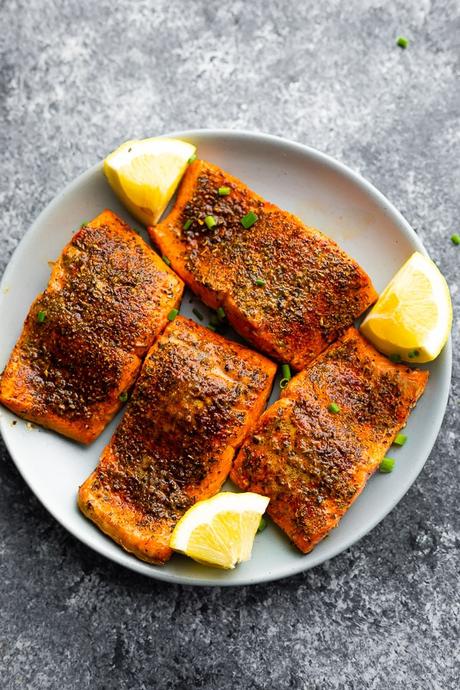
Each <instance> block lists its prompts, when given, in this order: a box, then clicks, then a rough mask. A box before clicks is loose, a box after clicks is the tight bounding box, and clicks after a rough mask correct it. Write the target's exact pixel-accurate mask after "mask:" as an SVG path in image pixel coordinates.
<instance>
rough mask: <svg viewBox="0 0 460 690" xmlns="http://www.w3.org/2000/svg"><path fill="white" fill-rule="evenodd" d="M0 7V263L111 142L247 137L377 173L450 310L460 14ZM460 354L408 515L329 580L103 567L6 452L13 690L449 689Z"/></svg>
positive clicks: (459, 126) (328, 5) (0, 636)
mask: <svg viewBox="0 0 460 690" xmlns="http://www.w3.org/2000/svg"><path fill="white" fill-rule="evenodd" d="M0 8H1V9H0V12H1V27H0V28H1V31H0V45H1V68H0V95H1V103H0V108H1V126H0V143H1V150H2V160H1V168H0V175H1V181H0V201H1V208H2V224H1V228H0V238H1V244H0V247H1V256H0V271H2V270H3V268H4V267H5V265H6V263H7V262H8V260H9V257H10V255H11V253H12V251H13V249H14V248H15V246H16V245H17V243H18V241H19V239H20V238H21V237H22V236H23V234H24V233H25V232H26V230H27V228H28V226H29V225H30V224H31V222H32V221H33V219H34V218H35V217H36V215H37V214H38V212H39V211H40V210H41V209H42V208H43V207H44V206H45V205H46V204H47V203H48V202H49V201H50V200H51V199H52V198H53V197H54V195H55V194H56V193H57V192H58V191H59V190H60V189H61V188H62V187H63V186H64V185H65V184H67V183H68V182H69V181H70V180H72V179H73V178H74V177H75V176H76V175H78V174H79V173H80V172H82V171H83V170H85V169H86V168H87V167H88V166H90V165H91V164H93V163H94V162H96V161H97V160H99V159H101V158H102V157H104V155H105V154H106V153H107V152H108V151H110V150H111V149H112V148H114V147H115V146H116V145H117V144H118V143H119V142H120V141H122V140H124V139H126V138H128V137H136V136H140V137H142V136H151V135H155V134H157V133H161V132H164V131H168V130H174V129H181V128H183V129H184V128H196V127H229V128H247V129H251V130H260V131H265V132H270V133H273V134H279V135H283V136H286V137H289V138H292V139H295V140H297V141H300V142H304V143H307V144H310V145H312V146H315V147H316V148H318V149H320V150H322V151H325V152H327V153H329V154H331V155H333V156H335V157H336V158H338V159H339V160H341V161H343V162H345V163H347V164H348V165H350V166H351V167H352V168H354V169H355V170H358V171H359V172H361V173H362V174H363V175H364V176H366V177H367V178H368V179H370V180H371V181H372V182H373V183H374V184H375V185H376V186H377V187H378V188H379V189H380V190H381V191H382V192H383V193H384V194H386V195H387V196H388V198H389V199H390V200H391V201H392V202H393V203H394V204H395V205H396V206H397V207H398V208H399V209H400V210H401V211H402V212H403V214H404V215H405V216H406V218H407V219H408V220H409V222H410V223H411V224H412V225H413V227H414V228H415V229H416V230H417V232H418V233H419V234H420V236H421V237H422V238H423V241H424V242H425V244H426V246H427V248H428V249H429V251H430V252H431V255H432V256H433V257H434V259H435V260H436V261H437V263H438V264H439V266H440V267H441V269H442V270H443V272H444V273H445V275H446V276H447V278H448V280H449V282H450V286H451V289H452V294H453V297H454V300H455V301H456V302H457V304H458V286H459V282H458V280H459V278H458V276H459V268H458V267H459V262H460V247H454V246H453V245H452V244H451V243H450V241H449V236H450V235H451V234H452V233H453V232H460V219H459V216H460V214H459V199H460V146H459V144H460V135H459V132H460V86H459V80H458V74H459V47H460V21H459V19H460V6H459V3H458V0H438V1H435V2H428V1H427V0H406V1H405V2H404V3H403V2H396V1H395V0H388V1H386V2H384V1H383V0H349V1H348V2H346V3H345V2H340V0H334V1H333V2H296V3H294V2H287V1H284V2H283V1H282V0H275V1H270V0H265V2H247V3H244V2H241V1H240V0H233V1H232V2H222V1H221V0H219V1H218V2H215V1H208V2H206V3H205V2H191V1H190V2H180V1H178V0H162V1H160V2H149V1H148V0H142V1H140V2H113V1H112V2H107V0H104V1H103V2H95V1H94V0H72V1H68V2H58V1H57V0H55V2H51V1H46V0H36V1H35V2H25V0H4V1H3V2H1V3H0ZM400 33H402V34H404V35H407V36H409V37H410V38H411V39H413V41H412V42H411V45H410V47H409V49H408V50H406V51H403V50H401V49H399V48H397V47H396V46H395V38H396V36H397V35H399V34H400ZM0 327H1V326H0ZM454 347H455V351H457V352H458V350H459V347H460V339H459V335H458V325H457V327H456V329H455V346H454ZM457 362H458V358H457ZM457 362H456V363H455V373H454V385H453V389H452V394H451V399H450V406H449V411H448V413H447V416H446V419H445V422H444V425H443V428H442V431H441V434H440V436H439V439H438V442H437V444H436V446H435V449H434V451H433V453H432V455H431V457H430V459H429V461H428V463H427V465H426V467H425V469H424V471H423V472H422V474H421V476H420V477H419V479H418V480H417V482H416V483H415V485H414V486H413V487H412V489H411V490H410V491H409V493H408V494H407V495H406V497H405V498H404V499H403V500H402V501H401V503H400V504H399V505H398V506H397V508H396V509H395V510H393V512H392V513H391V514H390V515H389V516H388V517H387V518H386V519H385V520H384V522H383V523H382V524H380V525H379V526H378V527H377V528H376V529H375V530H374V531H373V532H372V533H371V534H370V535H368V536H367V537H366V538H365V539H363V540H362V541H361V542H360V543H359V544H357V545H355V546H354V547H353V548H352V549H350V550H349V551H347V552H346V553H344V554H342V555H341V556H339V557H337V558H336V559H335V560H333V561H332V562H329V563H327V564H326V565H324V566H323V567H320V568H316V569H315V570H313V571H310V572H307V573H305V574H304V575H299V576H297V577H294V578H291V579H289V580H285V581H281V582H276V583H273V584H268V585H260V586H256V587H252V588H243V589H240V590H232V589H227V590H220V589H190V588H184V587H179V586H167V585H164V584H160V583H157V582H155V581H150V580H148V579H144V578H142V577H140V576H136V575H133V574H132V573H131V572H128V571H125V570H123V569H121V568H119V567H117V566H115V565H113V564H111V563H110V562H108V561H105V560H103V559H102V558H100V557H98V556H97V555H95V554H94V553H92V552H91V551H89V550H88V549H87V548H86V547H84V546H82V545H81V544H80V543H78V542H76V541H75V540H74V539H73V538H72V537H70V536H69V535H68V534H67V533H66V532H65V531H64V530H63V529H62V528H61V527H60V526H59V525H58V524H57V523H56V522H55V521H54V520H53V519H52V518H51V516H50V515H48V513H47V512H46V511H45V510H44V509H43V508H42V507H41V505H40V504H39V503H38V501H37V499H36V498H35V497H34V496H33V495H31V493H30V491H29V490H28V488H27V487H26V486H25V484H24V482H23V481H22V479H21V478H20V476H19V475H18V473H17V471H16V470H15V468H14V466H13V464H12V462H11V460H10V458H9V457H8V454H7V452H6V450H5V448H4V446H3V445H0V454H1V463H0V472H1V486H0V548H1V566H0V567H1V570H0V597H1V610H0V678H1V680H0V685H1V687H2V688H7V689H9V688H33V689H35V688H53V689H54V688H56V689H57V688H59V689H67V688H79V689H84V688H90V687H91V688H126V689H129V690H132V689H134V688H158V689H160V690H163V689H165V690H166V689H167V688H171V689H173V688H177V689H180V690H182V689H194V688H203V689H205V690H218V689H221V688H222V689H225V690H230V688H232V689H233V688H243V689H245V690H246V689H251V688H254V689H255V688H257V689H259V688H270V689H273V690H278V689H284V688H295V689H296V688H309V689H310V688H315V689H316V688H318V689H319V688H356V689H358V690H360V689H361V688H379V689H380V688H382V689H387V688H388V689H391V690H393V689H395V690H396V689H399V688H401V689H404V690H406V689H409V688H410V689H412V688H435V689H439V690H446V689H450V688H456V687H458V674H459V662H460V654H459V647H458V637H459V630H458V614H459V604H458V586H459V579H458V570H459V559H458V529H459V507H458V506H459V498H458V485H459V472H458V464H459V463H458V455H457V453H456V452H455V451H456V448H455V445H456V444H457V446H458V439H459V431H458V424H459V412H458V393H459V376H458V373H459V366H458V363H457Z"/></svg>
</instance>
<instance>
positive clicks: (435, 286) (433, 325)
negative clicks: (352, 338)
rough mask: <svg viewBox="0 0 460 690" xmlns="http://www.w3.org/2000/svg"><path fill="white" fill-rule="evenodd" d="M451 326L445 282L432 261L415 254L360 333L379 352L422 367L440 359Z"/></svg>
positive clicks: (390, 284)
mask: <svg viewBox="0 0 460 690" xmlns="http://www.w3.org/2000/svg"><path fill="white" fill-rule="evenodd" d="M451 326H452V303H451V299H450V294H449V288H448V287H447V283H446V280H445V278H444V276H443V275H442V273H441V272H440V271H439V269H438V268H437V266H436V265H435V264H434V263H433V262H432V261H431V259H429V258H428V257H426V256H424V255H423V254H420V252H415V253H414V254H412V256H411V257H410V258H409V259H408V260H407V261H406V263H405V264H404V265H403V266H402V267H401V268H400V269H399V271H398V272H397V273H396V275H395V276H394V277H393V278H392V280H391V281H390V282H389V283H388V285H387V287H386V288H385V290H384V291H383V292H382V294H381V295H380V297H379V299H378V300H377V302H376V304H375V305H374V307H373V308H372V309H371V311H370V312H369V314H368V315H367V316H366V318H365V319H364V321H363V323H362V324H361V332H362V333H363V335H364V336H366V338H368V339H369V340H370V341H371V342H372V343H373V345H375V347H376V348H377V349H378V350H380V352H383V353H384V354H386V355H390V356H397V357H399V358H401V359H402V360H403V361H406V362H418V363H423V362H431V361H432V360H433V359H435V358H436V357H437V356H438V355H439V353H440V352H441V350H442V348H443V347H444V345H445V344H446V341H447V339H448V337H449V333H450V329H451Z"/></svg>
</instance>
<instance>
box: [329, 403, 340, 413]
mask: <svg viewBox="0 0 460 690" xmlns="http://www.w3.org/2000/svg"><path fill="white" fill-rule="evenodd" d="M327 409H328V410H329V412H332V414H337V413H338V412H340V405H337V403H335V402H331V403H330V404H329V405H328V406H327Z"/></svg>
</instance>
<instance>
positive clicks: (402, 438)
mask: <svg viewBox="0 0 460 690" xmlns="http://www.w3.org/2000/svg"><path fill="white" fill-rule="evenodd" d="M406 441H407V436H405V435H404V434H398V435H397V436H396V438H395V440H394V441H393V445H395V446H403V445H404V444H405V443H406Z"/></svg>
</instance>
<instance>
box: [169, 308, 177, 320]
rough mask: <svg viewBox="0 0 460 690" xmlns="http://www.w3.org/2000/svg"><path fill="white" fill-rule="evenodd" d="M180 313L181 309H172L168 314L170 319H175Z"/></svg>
mask: <svg viewBox="0 0 460 690" xmlns="http://www.w3.org/2000/svg"><path fill="white" fill-rule="evenodd" d="M178 313H179V309H171V311H170V312H169V314H168V321H174V319H175V318H176V316H177V315H178Z"/></svg>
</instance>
